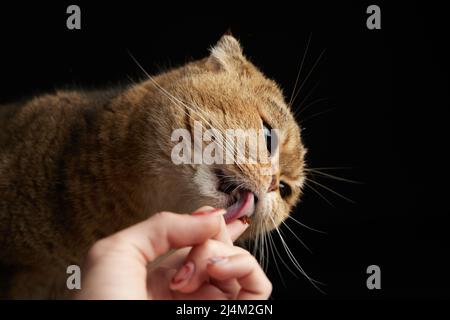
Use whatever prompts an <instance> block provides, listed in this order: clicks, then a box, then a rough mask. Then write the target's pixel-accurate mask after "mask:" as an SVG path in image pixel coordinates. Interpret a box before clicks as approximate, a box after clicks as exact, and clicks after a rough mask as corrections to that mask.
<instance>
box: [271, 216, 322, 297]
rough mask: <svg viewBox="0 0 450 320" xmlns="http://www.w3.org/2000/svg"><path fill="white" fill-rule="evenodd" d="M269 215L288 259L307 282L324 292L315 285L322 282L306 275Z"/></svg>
mask: <svg viewBox="0 0 450 320" xmlns="http://www.w3.org/2000/svg"><path fill="white" fill-rule="evenodd" d="M269 217H270V219H271V220H272V223H273V225H274V227H275V230H276V231H277V233H278V236H279V237H280V239H281V243H282V245H283V248H284V249H285V251H286V253H287V255H288V257H289V259H290V260H291V262H292V263H293V264H294V266H295V267H296V269H297V270H298V271H299V272H300V273H301V274H302V275H303V276H305V277H306V278H307V279H308V280H309V282H310V283H311V284H312V285H313V286H314V287H315V288H316V289H317V290H318V291H320V292H322V293H324V292H323V291H322V289H320V288H319V287H318V286H317V284H321V285H324V284H323V283H321V282H320V281H317V280H315V279H312V278H311V277H310V276H308V274H307V273H306V272H305V271H304V270H303V268H302V267H301V265H300V263H299V262H298V260H297V259H296V258H295V256H294V254H293V253H292V251H291V250H290V249H289V246H288V244H287V243H286V241H285V240H284V238H283V236H282V235H281V233H280V230H279V228H278V227H277V225H276V224H275V221H274V220H273V218H272V217H271V216H269Z"/></svg>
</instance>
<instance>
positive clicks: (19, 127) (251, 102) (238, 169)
mask: <svg viewBox="0 0 450 320" xmlns="http://www.w3.org/2000/svg"><path fill="white" fill-rule="evenodd" d="M194 122H199V123H201V124H202V126H204V127H205V128H209V127H214V128H218V129H219V130H222V131H223V130H225V129H239V128H241V129H254V130H261V129H262V130H266V131H265V132H267V130H270V129H277V135H278V136H277V147H276V148H277V152H278V155H279V157H278V159H277V160H272V159H269V158H270V154H269V155H268V159H269V162H270V167H271V168H272V169H273V172H272V174H262V173H261V172H262V171H261V170H259V169H261V168H262V167H263V164H259V163H256V164H254V163H253V164H247V163H241V164H239V163H231V164H211V165H207V164H182V165H177V164H174V162H173V161H172V159H171V152H172V150H173V148H174V145H176V144H177V141H172V139H171V135H172V133H173V132H174V130H176V129H179V128H182V129H186V130H188V132H192V130H193V127H194ZM222 147H224V148H226V146H225V145H223V146H222ZM267 147H268V146H267ZM305 154H306V148H305V147H304V145H303V143H302V139H301V134H300V129H299V126H298V124H297V123H296V121H295V119H294V117H293V115H292V112H291V110H290V106H289V105H288V104H287V103H286V102H285V99H284V96H283V93H282V90H281V89H280V88H279V86H278V85H277V84H276V83H275V82H274V81H273V80H270V79H268V78H266V77H265V76H264V75H263V74H262V72H261V71H259V69H257V67H255V66H254V65H253V64H252V63H251V62H250V61H249V60H248V59H247V58H246V57H245V56H244V54H243V50H242V47H241V45H240V43H239V41H238V40H237V39H236V38H235V37H233V36H232V35H230V34H225V35H223V36H222V37H221V38H220V40H219V41H218V43H217V44H216V45H215V46H213V47H212V48H211V50H210V54H209V55H208V56H207V57H205V58H203V59H199V60H196V61H193V62H189V63H187V64H185V65H183V66H181V67H178V68H174V69H172V70H168V71H167V72H163V73H161V74H159V75H157V76H154V77H151V76H149V77H148V79H145V80H144V81H142V82H139V83H133V84H130V85H129V86H127V87H121V88H112V89H109V90H98V91H80V90H76V91H75V90H74V91H70V90H65V91H57V92H55V93H53V94H44V95H40V96H36V97H34V98H32V99H30V100H28V101H26V102H23V103H17V104H9V105H4V106H0V248H1V249H0V265H1V269H0V270H1V276H0V281H1V282H0V283H1V284H0V287H1V288H0V289H1V290H2V291H1V295H2V297H6V298H62V297H68V296H70V292H68V291H69V290H68V289H67V288H66V279H67V274H66V268H67V267H68V266H69V265H72V264H76V265H81V264H82V262H83V257H84V255H85V254H86V252H87V250H88V249H89V247H90V246H91V245H92V244H93V243H94V242H95V241H96V240H98V239H100V238H102V237H105V236H107V235H110V234H112V233H114V232H115V231H118V230H120V229H123V228H125V227H127V226H129V225H131V224H134V223H136V222H138V221H141V220H143V219H145V218H147V217H149V216H151V215H152V214H154V213H156V212H160V211H173V212H179V213H189V212H191V211H193V210H194V209H196V208H198V207H201V206H203V205H210V206H214V207H228V208H230V207H232V206H233V205H234V207H236V203H237V202H239V201H240V204H242V201H243V200H242V199H243V197H244V196H245V199H246V201H250V202H252V203H251V209H249V210H250V212H246V215H251V225H250V228H249V229H248V230H247V231H246V232H245V234H244V235H243V236H242V238H243V239H248V238H250V239H252V238H256V237H258V236H260V235H261V234H263V233H264V232H268V231H270V230H271V229H273V228H274V227H275V226H278V225H279V224H281V222H282V221H283V220H285V219H286V218H287V217H288V215H289V212H290V211H291V209H292V208H293V206H294V205H295V204H296V203H297V202H298V200H299V199H300V196H301V194H302V186H303V183H304V180H305ZM275 161H276V162H277V163H274V162H275ZM238 206H239V205H238ZM238 209H239V208H238ZM238 211H239V210H238ZM247 211H248V210H247ZM235 212H236V210H235Z"/></svg>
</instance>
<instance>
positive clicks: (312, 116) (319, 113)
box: [300, 107, 336, 125]
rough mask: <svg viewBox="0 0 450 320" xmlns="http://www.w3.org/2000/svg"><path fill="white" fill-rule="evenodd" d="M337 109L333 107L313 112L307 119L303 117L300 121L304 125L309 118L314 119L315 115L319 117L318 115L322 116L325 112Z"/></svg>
mask: <svg viewBox="0 0 450 320" xmlns="http://www.w3.org/2000/svg"><path fill="white" fill-rule="evenodd" d="M335 109H336V108H335V107H333V108H329V109H326V110H324V111H320V112H317V113H314V114H312V115H311V116H309V117H306V118H305V119H301V120H300V123H301V124H302V125H303V124H304V123H305V122H307V121H308V120H311V119H314V118H315V117H318V116H320V115H322V114H325V113H328V112H330V111H334V110H335Z"/></svg>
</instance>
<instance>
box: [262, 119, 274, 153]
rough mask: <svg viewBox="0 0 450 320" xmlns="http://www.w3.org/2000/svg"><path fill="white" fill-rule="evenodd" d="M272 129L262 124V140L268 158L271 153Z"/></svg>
mask: <svg viewBox="0 0 450 320" xmlns="http://www.w3.org/2000/svg"><path fill="white" fill-rule="evenodd" d="M271 130H272V128H271V127H270V126H269V125H268V124H267V123H265V122H263V132H264V138H265V140H266V147H267V151H269V156H270V154H271V151H272V131H271Z"/></svg>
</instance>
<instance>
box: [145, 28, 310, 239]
mask: <svg viewBox="0 0 450 320" xmlns="http://www.w3.org/2000/svg"><path fill="white" fill-rule="evenodd" d="M146 85H147V86H149V87H155V88H158V90H159V92H160V95H161V101H160V102H159V104H160V105H161V106H162V105H164V106H165V107H164V108H163V107H160V109H162V110H164V111H159V112H160V115H161V119H160V120H158V121H160V124H163V128H164V129H158V130H159V132H156V133H153V134H157V135H158V136H160V137H161V136H165V137H167V140H166V141H165V142H164V143H162V145H161V146H160V147H161V150H164V152H165V154H166V156H167V157H166V159H169V158H170V162H171V163H166V164H165V165H167V166H168V167H170V171H171V173H172V174H170V173H167V174H168V175H170V176H171V177H174V179H178V183H177V184H176V188H175V189H174V190H170V191H169V190H167V192H170V193H172V194H171V198H170V199H171V200H170V199H169V198H168V199H167V203H177V207H178V208H177V209H178V210H180V211H181V212H187V211H188V210H192V209H195V208H197V207H200V206H203V205H209V206H214V207H224V208H229V210H228V211H229V212H228V213H227V218H228V219H233V218H235V217H236V216H239V215H241V214H249V215H251V227H250V228H249V231H248V232H247V233H246V235H250V236H251V234H252V233H254V232H256V231H257V232H262V231H268V230H271V229H273V228H274V227H275V226H278V225H279V224H280V223H281V222H282V221H283V220H285V219H286V218H287V216H288V215H289V212H290V210H291V209H292V207H293V206H294V205H295V203H296V202H297V201H298V200H299V198H300V195H301V190H302V186H303V183H304V179H305V173H304V157H305V153H306V149H305V147H304V146H303V144H302V140H301V137H300V129H299V126H298V125H297V123H296V121H295V119H294V117H293V115H292V113H291V110H290V108H289V106H288V105H287V103H286V101H285V99H284V97H283V93H282V91H281V89H280V88H279V87H278V85H277V84H276V83H275V82H274V81H272V80H270V79H268V78H266V77H265V76H264V75H263V74H262V73H261V72H260V71H259V70H258V69H257V68H256V67H255V66H254V65H253V64H252V63H250V62H249V61H248V60H247V59H246V58H245V57H244V55H243V53H242V48H241V46H240V44H239V42H238V41H237V40H236V39H235V38H234V37H232V36H230V35H224V36H223V37H222V38H221V39H220V41H219V42H218V43H217V44H216V45H215V46H214V47H213V48H212V49H211V53H210V55H209V57H207V58H205V59H202V60H198V61H195V62H192V63H188V64H186V65H184V66H182V67H181V68H178V69H175V70H172V71H170V72H167V73H166V74H163V75H161V76H159V77H157V78H155V79H152V80H149V81H147V84H146ZM166 106H170V107H169V109H166ZM158 108H159V107H158ZM153 112H157V111H156V110H153ZM166 124H167V125H166ZM156 126H158V124H156ZM208 129H213V130H209V131H207V130H208ZM239 129H240V130H243V131H241V132H239ZM272 129H273V130H272ZM199 130H200V131H199ZM229 130H238V131H233V133H234V134H235V137H236V135H237V136H240V135H242V133H243V132H244V133H246V134H249V135H248V136H247V137H250V136H251V134H252V133H255V134H256V137H257V146H256V152H257V154H256V155H255V152H254V151H255V149H251V147H250V146H249V144H246V145H245V146H244V147H243V146H242V145H239V142H238V140H236V139H235V140H233V141H234V146H233V143H232V141H231V140H230V139H229V138H230V137H231V136H230V135H227V133H228V134H230V133H231V132H232V131H229ZM199 132H200V133H199ZM199 134H200V136H199ZM196 135H197V136H196ZM211 136H214V137H213V138H211ZM218 136H219V137H218ZM197 138H199V139H197ZM187 140H189V141H187ZM248 141H249V140H246V142H247V143H248ZM241 142H242V140H241ZM253 142H254V140H253ZM196 147H197V149H195V148H196ZM263 149H264V150H263ZM260 151H261V152H262V151H267V152H266V153H265V154H264V152H262V153H260ZM227 152H228V154H227ZM238 154H239V155H240V156H241V158H239V156H238ZM196 156H197V157H196ZM227 156H228V158H227ZM230 159H231V160H230ZM255 160H256V161H255ZM230 162H231V163H230ZM238 162H240V163H238ZM168 179H171V178H168Z"/></svg>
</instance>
